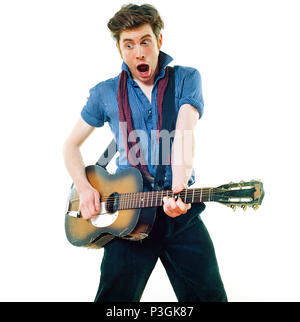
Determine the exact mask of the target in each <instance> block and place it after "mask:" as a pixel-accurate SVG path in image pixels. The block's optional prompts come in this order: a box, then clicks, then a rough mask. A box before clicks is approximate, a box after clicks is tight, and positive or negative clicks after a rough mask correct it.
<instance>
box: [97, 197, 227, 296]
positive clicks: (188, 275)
mask: <svg viewBox="0 0 300 322" xmlns="http://www.w3.org/2000/svg"><path fill="white" fill-rule="evenodd" d="M204 208H205V205H204V204H202V203H201V204H193V205H192V208H191V209H190V210H189V211H188V212H187V213H186V214H184V215H181V216H179V217H176V218H171V217H169V216H167V215H166V214H165V213H164V212H163V210H162V207H159V208H158V209H157V216H156V220H155V224H154V226H153V229H152V231H151V233H150V235H149V237H147V238H145V239H144V240H142V241H128V240H124V239H120V238H115V239H113V240H112V241H111V242H109V243H108V244H107V245H106V246H105V247H104V255H103V260H102V264H101V278H100V285H99V289H98V292H97V295H96V298H95V301H103V302H104V301H105V302H107V301H125V302H129V301H133V302H138V301H139V300H140V298H141V296H142V293H143V290H144V288H145V286H146V283H147V281H148V278H149V276H150V274H151V272H152V270H153V268H154V266H155V264H156V262H157V260H158V258H160V260H161V262H162V264H163V266H164V267H165V269H166V271H167V274H168V277H169V279H170V282H171V284H172V286H173V289H174V291H175V294H176V296H177V299H178V301H186V302H194V301H215V302H221V301H222V302H223V301H227V297H226V293H225V290H224V287H223V283H222V280H221V277H220V274H219V269H218V264H217V260H216V256H215V251H214V247H213V243H212V241H211V239H210V237H209V234H208V231H207V230H206V228H205V226H204V223H203V222H202V220H201V218H200V216H199V215H200V213H201V212H202V211H203V210H204ZM158 287H159V285H158Z"/></svg>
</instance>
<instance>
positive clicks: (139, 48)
mask: <svg viewBox="0 0 300 322" xmlns="http://www.w3.org/2000/svg"><path fill="white" fill-rule="evenodd" d="M136 58H137V59H144V58H145V56H144V50H143V47H142V46H137V50H136Z"/></svg>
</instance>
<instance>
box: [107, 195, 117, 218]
mask: <svg viewBox="0 0 300 322" xmlns="http://www.w3.org/2000/svg"><path fill="white" fill-rule="evenodd" d="M119 199H120V198H119V194H118V193H117V192H114V193H112V194H111V195H110V196H109V197H108V198H107V200H106V211H107V212H108V213H111V214H112V213H114V212H116V211H117V210H118V208H119Z"/></svg>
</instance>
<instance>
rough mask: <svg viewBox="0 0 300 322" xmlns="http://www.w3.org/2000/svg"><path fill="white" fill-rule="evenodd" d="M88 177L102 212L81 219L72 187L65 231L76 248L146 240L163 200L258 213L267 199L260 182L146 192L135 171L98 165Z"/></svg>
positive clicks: (138, 173)
mask: <svg viewBox="0 0 300 322" xmlns="http://www.w3.org/2000/svg"><path fill="white" fill-rule="evenodd" d="M86 176H87V178H88V180H89V182H90V183H91V185H92V186H93V187H94V188H95V189H96V190H98V191H99V193H100V206H101V208H100V212H99V213H98V215H97V216H95V217H93V218H91V219H89V220H85V219H83V218H82V217H81V216H80V209H79V204H80V203H79V196H78V193H77V191H76V189H75V187H74V185H72V187H71V191H70V195H69V200H68V206H67V211H66V213H65V231H66V236H67V239H68V240H69V242H70V243H71V244H72V245H74V246H84V247H90V248H100V247H103V246H104V245H105V244H107V243H108V242H109V241H111V240H112V239H113V238H115V237H119V238H124V239H129V240H133V241H137V240H141V239H143V238H145V237H147V236H148V235H149V233H150V231H151V229H152V226H153V224H154V221H155V216H156V208H157V207H159V206H163V198H164V197H172V198H175V197H176V198H181V199H182V200H183V202H185V203H200V202H210V201H214V202H219V203H222V204H224V205H227V206H228V207H231V208H232V209H233V210H235V209H236V207H241V208H242V209H243V210H246V209H247V207H252V208H253V209H254V210H257V209H258V207H259V206H260V205H261V203H262V200H263V198H264V189H263V184H262V182H261V181H257V180H251V181H249V182H244V181H241V182H239V183H233V182H231V183H229V184H225V185H221V186H219V187H216V188H195V189H188V188H187V189H183V190H182V191H181V192H179V193H178V194H174V192H173V191H172V190H158V191H152V190H151V191H149V190H148V191H144V183H143V177H142V175H141V173H140V171H139V170H137V169H136V168H127V169H124V170H122V171H120V172H118V173H116V174H109V173H108V172H107V171H106V170H105V169H104V168H102V167H100V166H96V165H91V166H88V167H86Z"/></svg>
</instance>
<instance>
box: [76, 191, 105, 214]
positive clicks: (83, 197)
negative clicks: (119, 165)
mask: <svg viewBox="0 0 300 322" xmlns="http://www.w3.org/2000/svg"><path fill="white" fill-rule="evenodd" d="M78 195H79V199H80V202H79V209H80V213H81V216H82V218H83V219H85V220H88V219H91V218H92V217H95V216H97V214H98V212H99V211H100V194H99V192H98V190H96V189H94V188H93V187H92V186H89V187H86V188H84V189H83V190H81V191H80V192H78Z"/></svg>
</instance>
